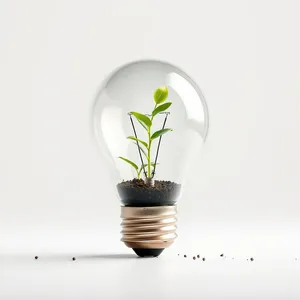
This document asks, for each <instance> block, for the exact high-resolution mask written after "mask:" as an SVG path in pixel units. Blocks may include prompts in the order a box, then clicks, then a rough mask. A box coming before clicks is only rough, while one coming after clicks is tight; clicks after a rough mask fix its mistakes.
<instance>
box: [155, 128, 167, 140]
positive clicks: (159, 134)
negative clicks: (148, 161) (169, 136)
mask: <svg viewBox="0 0 300 300" xmlns="http://www.w3.org/2000/svg"><path fill="white" fill-rule="evenodd" d="M169 131H172V129H171V128H165V129H161V130H158V131H156V132H154V133H153V134H152V136H151V140H154V139H156V138H158V137H160V136H161V135H163V134H165V133H167V132H169Z"/></svg>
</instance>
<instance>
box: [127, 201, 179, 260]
mask: <svg viewBox="0 0 300 300" xmlns="http://www.w3.org/2000/svg"><path fill="white" fill-rule="evenodd" d="M121 218H122V223H121V226H122V231H121V233H122V239H121V241H123V242H124V243H125V245H126V246H127V247H129V248H132V249H133V250H134V251H135V253H136V254H137V255H138V256H141V257H145V256H158V255H160V253H161V252H162V251H163V250H164V249H165V248H167V247H169V246H170V245H171V244H172V243H173V242H174V240H175V238H176V237H177V234H176V229H177V226H176V222H177V206H176V205H170V206H151V207H132V206H121Z"/></svg>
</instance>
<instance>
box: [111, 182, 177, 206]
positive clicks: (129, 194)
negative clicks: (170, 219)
mask: <svg viewBox="0 0 300 300" xmlns="http://www.w3.org/2000/svg"><path fill="white" fill-rule="evenodd" d="M180 189H181V185H180V184H177V183H175V182H171V181H163V180H156V181H155V185H154V186H149V185H147V184H145V182H144V180H142V179H133V180H128V181H123V182H121V183H119V184H117V190H118V193H119V196H120V198H121V201H122V203H123V204H124V205H126V206H163V205H174V204H175V203H176V201H177V198H178V196H179V193H180Z"/></svg>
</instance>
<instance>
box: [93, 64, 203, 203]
mask: <svg viewBox="0 0 300 300" xmlns="http://www.w3.org/2000/svg"><path fill="white" fill-rule="evenodd" d="M162 86H166V87H167V90H168V97H167V100H166V101H165V102H164V103H167V102H171V103H172V104H171V106H170V107H169V108H168V109H167V110H166V111H163V112H161V113H159V114H157V115H156V116H155V117H153V121H152V126H151V134H153V133H154V132H156V131H159V130H161V129H162V128H163V125H164V122H165V121H166V122H165V126H164V128H170V129H172V131H169V132H167V133H165V134H164V135H162V136H161V141H160V147H159V152H158V157H157V164H156V167H155V174H154V176H153V180H154V186H152V187H150V185H149V186H148V187H149V188H147V189H144V188H143V187H144V185H143V184H144V181H142V180H134V178H137V171H136V170H135V168H134V167H132V165H130V164H129V163H127V162H125V161H124V160H122V159H120V158H119V157H124V158H126V159H129V160H130V161H132V162H134V164H136V165H137V166H138V168H139V169H140V168H141V167H142V159H143V163H144V164H146V163H147V158H146V156H147V155H149V156H151V163H154V162H155V158H156V155H157V148H158V144H159V140H160V138H156V139H154V140H153V141H152V143H151V144H152V145H151V149H150V151H149V152H148V149H146V148H145V147H144V146H143V145H142V144H141V143H139V145H140V147H141V148H143V149H144V150H145V152H146V155H144V153H140V151H139V148H138V147H137V145H136V144H135V143H134V141H133V140H131V139H128V138H127V137H128V136H134V137H135V133H136V136H137V137H138V139H140V140H143V141H145V142H147V143H148V141H149V132H147V130H146V129H145V128H144V126H142V125H141V123H140V122H138V119H137V118H135V117H134V116H132V115H130V114H129V113H130V112H139V113H141V114H144V115H147V116H148V117H149V118H150V119H151V118H152V116H151V114H152V111H153V109H154V108H155V105H156V103H155V101H154V92H155V91H156V90H157V89H158V88H160V87H162ZM160 105H161V104H160ZM156 106H159V105H156ZM166 117H167V118H166ZM131 118H132V121H133V124H132V122H131ZM93 123H94V124H93V125H94V130H95V134H96V138H97V141H98V145H99V148H100V149H101V152H102V153H103V155H105V157H106V162H107V163H108V168H109V173H110V175H112V180H113V182H114V184H115V185H116V187H117V189H116V190H117V194H118V197H119V199H120V200H121V202H122V203H123V204H124V205H129V206H130V205H133V206H145V205H148V206H151V205H153V206H156V205H173V204H175V203H176V202H177V200H178V198H179V197H180V195H181V191H182V187H183V184H184V182H185V180H186V178H187V177H188V171H189V167H190V166H191V165H192V164H193V163H194V161H195V159H196V156H197V155H199V150H200V148H201V147H202V145H203V143H204V141H205V139H206V136H207V132H208V110H207V105H206V102H205V99H204V97H203V95H202V93H201V91H200V89H199V87H198V86H197V85H196V83H195V82H194V81H193V80H192V79H191V78H190V77H189V76H188V75H187V74H186V73H185V72H183V71H182V70H180V69H179V68H177V67H175V66H173V65H171V64H169V63H165V62H161V61H154V60H147V61H137V62H133V63H129V64H126V65H125V66H122V67H120V68H119V69H117V70H115V71H114V72H112V73H111V74H110V75H109V76H108V78H107V79H106V80H105V81H104V82H103V85H102V88H101V90H100V92H99V93H98V95H97V98H96V101H95V104H94V110H93ZM133 126H134V127H133ZM134 131H135V132H134ZM148 144H149V143H148ZM141 157H142V159H141ZM153 169H154V167H153V166H151V172H152V171H153ZM148 174H149V173H148V166H146V167H145V169H144V168H142V170H141V172H140V177H141V179H146V178H145V177H147V175H148Z"/></svg>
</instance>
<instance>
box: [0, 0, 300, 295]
mask: <svg viewBox="0 0 300 300" xmlns="http://www.w3.org/2000/svg"><path fill="white" fill-rule="evenodd" d="M299 5H300V3H299V1H239V0H237V1H200V0H197V1H196V0H195V1H191V0H186V1H174V0H165V1H158V0H157V1H156V0H151V1H150V0H149V1H148V0H147V1H140V0H128V1H123V0H111V1H108V0H107V1H75V0H74V1H71V0H70V1H67V0H61V1H50V0H49V1H48V0H45V1H21V0H20V1H12V0H2V1H0V82H1V88H0V101H1V102H0V103H1V106H0V107H1V109H0V137H1V139H0V154H1V155H0V206H1V207H0V244H1V252H3V253H10V254H12V253H17V252H18V253H30V256H31V257H32V256H34V255H36V253H44V252H47V253H54V252H55V253H73V252H75V251H76V252H78V253H79V252H83V253H87V254H89V253H100V254H101V253H107V252H108V251H109V250H110V251H111V250H116V249H120V253H123V251H126V250H124V249H125V248H123V246H122V245H121V243H120V242H119V238H120V234H119V231H120V227H119V223H120V220H119V204H118V203H117V201H115V195H114V190H113V187H112V186H110V185H109V184H110V182H109V179H108V178H109V177H108V176H107V171H106V170H105V169H104V168H103V162H102V161H101V159H100V158H99V156H98V152H97V149H96V147H95V144H94V140H93V136H92V134H91V122H90V113H91V107H92V103H93V101H94V97H95V96H96V93H97V90H98V88H99V87H100V84H101V81H102V80H103V79H104V78H105V77H106V76H107V75H108V74H109V73H110V72H111V70H113V69H115V68H116V67H118V66H119V65H122V64H124V63H127V62H128V61H132V60H136V59H141V58H154V59H161V60H166V61H169V62H170V63H174V64H176V65H178V66H179V67H180V68H182V69H183V70H184V71H186V72H187V74H189V75H190V76H191V77H192V78H193V79H194V80H195V81H196V82H197V83H198V84H199V86H200V88H201V90H202V91H203V93H204V95H205V98H206V100H207V102H208V106H209V111H210V132H209V135H208V139H207V143H206V145H205V149H204V151H203V153H202V156H201V158H199V161H197V162H195V168H194V172H193V174H192V176H191V179H190V181H189V183H188V185H187V186H186V189H185V192H184V194H183V199H181V201H180V203H179V211H180V223H179V225H180V228H179V234H180V235H179V239H178V246H175V245H174V248H171V249H170V251H169V252H166V253H165V256H164V257H163V258H164V259H163V260H157V262H156V260H155V262H154V263H153V264H151V263H150V261H145V262H144V261H140V260H138V261H137V262H136V261H132V260H128V261H127V260H118V259H117V260H108V261H106V260H101V262H95V265H94V264H93V263H91V262H90V261H85V262H79V261H78V264H77V262H76V265H72V263H69V262H53V264H48V263H43V262H40V261H39V262H38V263H39V265H36V264H35V263H36V262H35V261H34V262H32V261H30V263H28V262H27V261H26V262H25V261H20V262H19V263H13V262H9V260H8V259H6V258H3V257H1V266H0V274H1V275H0V276H1V281H0V286H1V289H0V295H1V299H5V300H6V299H24V298H25V295H26V296H27V298H28V299H33V298H34V295H35V296H36V297H38V296H37V295H39V296H40V297H39V298H41V297H42V298H43V299H46V297H47V295H48V297H49V298H50V299H51V297H52V296H53V297H52V299H53V298H60V299H63V297H65V298H66V297H67V296H68V295H72V293H74V295H76V296H77V297H79V294H80V293H81V292H82V293H84V292H85V291H86V292H88V293H90V294H89V295H90V298H91V299H92V297H96V295H98V296H99V297H98V298H101V295H104V292H105V291H107V290H109V289H110V288H111V289H110V290H111V293H112V295H116V294H117V293H119V292H120V291H121V290H122V289H119V286H123V284H126V282H127V280H130V278H131V277H134V276H139V277H138V278H139V279H140V280H141V281H142V283H141V284H140V287H141V288H142V287H143V286H145V285H146V283H145V281H143V277H142V276H140V275H138V274H139V273H138V272H137V270H139V271H140V272H141V273H142V274H143V273H144V274H146V275H145V276H146V277H145V278H147V276H149V275H147V274H148V273H147V272H148V270H147V269H146V268H144V266H146V265H147V268H148V264H149V270H152V272H153V273H154V274H157V275H158V276H157V278H155V282H156V284H157V286H158V287H161V293H163V294H164V295H167V293H168V292H167V291H166V289H165V288H164V287H162V281H163V280H166V281H167V282H168V283H169V284H170V285H172V287H173V288H174V290H172V291H170V292H169V293H174V294H175V293H178V295H180V293H183V289H180V288H179V285H180V284H183V282H186V283H185V284H186V285H187V286H189V285H192V286H193V288H194V290H193V292H195V293H196V292H197V291H199V294H200V295H201V293H202V295H205V294H206V295H213V293H215V295H218V293H220V294H219V298H220V297H222V296H221V294H222V291H223V292H224V294H225V295H238V293H242V292H243V291H245V295H248V294H247V293H246V291H249V293H250V294H249V295H251V297H252V298H254V299H260V298H262V299H263V296H265V298H267V295H268V296H270V297H271V295H272V299H274V298H275V299H276V297H278V298H279V299H292V296H294V297H296V296H299V291H300V288H299V287H296V285H295V284H294V283H295V280H296V278H297V277H299V276H298V275H299V274H298V269H297V268H298V267H296V264H292V265H291V264H290V262H291V260H293V257H294V256H296V255H297V254H299V253H300V249H299V239H298V237H299V217H298V216H299V208H300V206H299V196H300V186H299V179H300V178H299V177H300V172H299V168H300V160H299V153H300V142H299V136H300V118H299V111H300V101H299V96H300V84H299V79H300V56H299V53H300V49H299V48H300V44H299V38H298V35H299V32H298V31H299V30H298V28H299V27H300V19H299V13H298V12H299ZM104 244H105V245H107V246H108V247H107V248H105V249H103V245H104ZM183 245H184V247H183ZM118 247H119V248H118ZM176 247H183V250H184V251H187V250H186V249H194V248H197V249H198V248H199V249H201V251H202V252H204V253H207V254H210V255H215V253H217V252H220V251H224V252H225V251H227V252H230V253H235V254H237V253H239V254H240V255H241V256H242V255H245V256H246V255H256V256H258V257H260V256H262V257H267V255H268V254H269V253H270V252H271V253H274V257H275V258H274V259H276V258H277V257H280V259H283V258H284V260H283V261H282V263H281V264H280V265H276V264H274V263H271V264H267V263H265V259H266V258H264V259H262V261H260V262H257V264H255V265H251V266H249V265H248V264H247V263H246V262H245V263H244V262H241V263H240V264H239V263H237V262H234V263H233V264H232V265H230V266H229V265H227V262H225V263H224V264H226V265H224V266H223V265H220V264H219V263H213V262H211V263H208V264H207V265H205V267H204V268H203V267H202V265H201V267H200V265H199V266H198V265H197V267H199V268H198V269H197V268H196V266H194V265H192V262H191V264H190V263H188V264H183V263H185V262H182V263H181V261H180V263H179V262H178V264H177V260H176V264H175V267H174V264H173V263H169V262H172V260H173V257H172V255H173V254H174V253H173V252H172V251H177V248H176ZM180 249H181V248H180ZM221 249H222V250H221ZM229 250H230V251H229ZM190 251H192V250H190ZM127 253H128V252H127ZM172 253H173V254H172ZM174 255H175V254H174ZM175 259H177V257H176V258H175ZM151 261H152V260H151ZM158 261H159V262H162V263H161V264H159V263H158ZM235 263H236V265H235ZM292 263H294V261H293V262H292ZM43 264H44V265H43ZM98 264H99V266H98ZM102 264H104V265H107V266H108V267H107V268H105V269H101V265H102ZM110 264H111V266H110ZM228 264H231V261H230V262H228ZM2 265H3V267H2ZM86 265H88V266H87V267H86V268H85V266H86ZM43 266H44V267H43ZM125 266H126V267H125ZM173 267H174V268H175V269H176V268H177V267H178V269H176V270H175V271H174V275H173V276H174V277H169V278H172V281H171V279H168V277H167V276H165V274H169V272H171V271H170V270H172V268H173ZM67 268H68V269H67ZM74 268H76V269H75V270H73V269H74ZM77 268H78V269H77ZM73 271H74V272H73ZM85 272H86V273H85ZM98 272H99V273H98ZM101 272H103V273H101ZM104 272H112V273H113V272H114V274H115V276H113V277H111V278H109V277H107V278H106V281H105V282H106V284H103V286H101V280H100V279H101V276H105V275H104V274H105V273H104ZM130 272H131V273H130ZM172 272H173V271H172ZM198 272H200V273H198ZM194 273H195V276H194ZM68 274H70V277H69V278H68V276H64V275H68ZM101 274H102V275H101ZM122 274H124V276H121V275H122ZM129 274H131V275H132V276H129ZM172 274H173V273H172ZM180 274H189V278H186V277H188V276H186V277H184V278H183V277H182V279H181V277H179V276H183V275H180ZM97 275H98V276H99V280H98V277H97ZM197 275H198V276H197ZM62 276H64V277H63V278H64V281H59V280H58V279H59V278H60V277H62ZM123 277H125V278H126V279H125V280H124V281H122V280H123ZM197 277H199V281H196V278H197ZM176 278H177V279H176ZM191 278H192V279H191ZM121 279H122V280H121ZM159 279H161V280H159ZM188 279H189V280H190V282H189V281H188ZM200 279H202V282H204V284H203V285H201V280H200ZM173 280H174V281H173ZM35 282H38V283H40V284H39V285H38V287H37V290H35V289H34V288H33V287H34V285H35ZM78 282H79V283H80V282H81V283H82V289H80V287H81V285H80V284H78ZM124 282H125V283H124ZM76 283H77V284H76ZM192 283H193V284H192ZM226 283H227V284H226ZM128 286H129V285H128ZM218 287H219V288H218ZM201 288H202V291H201ZM101 289H103V290H101ZM209 289H211V290H209ZM269 289H272V291H273V292H272V291H270V290H269ZM101 291H103V293H102V294H101ZM255 291H257V292H256V294H255ZM127 293H129V294H130V293H134V292H133V291H130V290H127ZM153 293H156V292H153ZM157 293H158V291H157ZM272 293H273V294H272ZM23 295H24V297H23ZM29 295H30V296H29ZM284 295H285V296H284ZM4 296H6V297H4ZM58 296H59V297H58ZM74 297H75V296H74ZM207 297H208V296H207ZM251 297H249V299H251ZM259 297H260V298H259ZM215 298H216V299H217V296H216V297H215ZM104 299H105V298H104ZM220 299H222V298H220Z"/></svg>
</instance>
